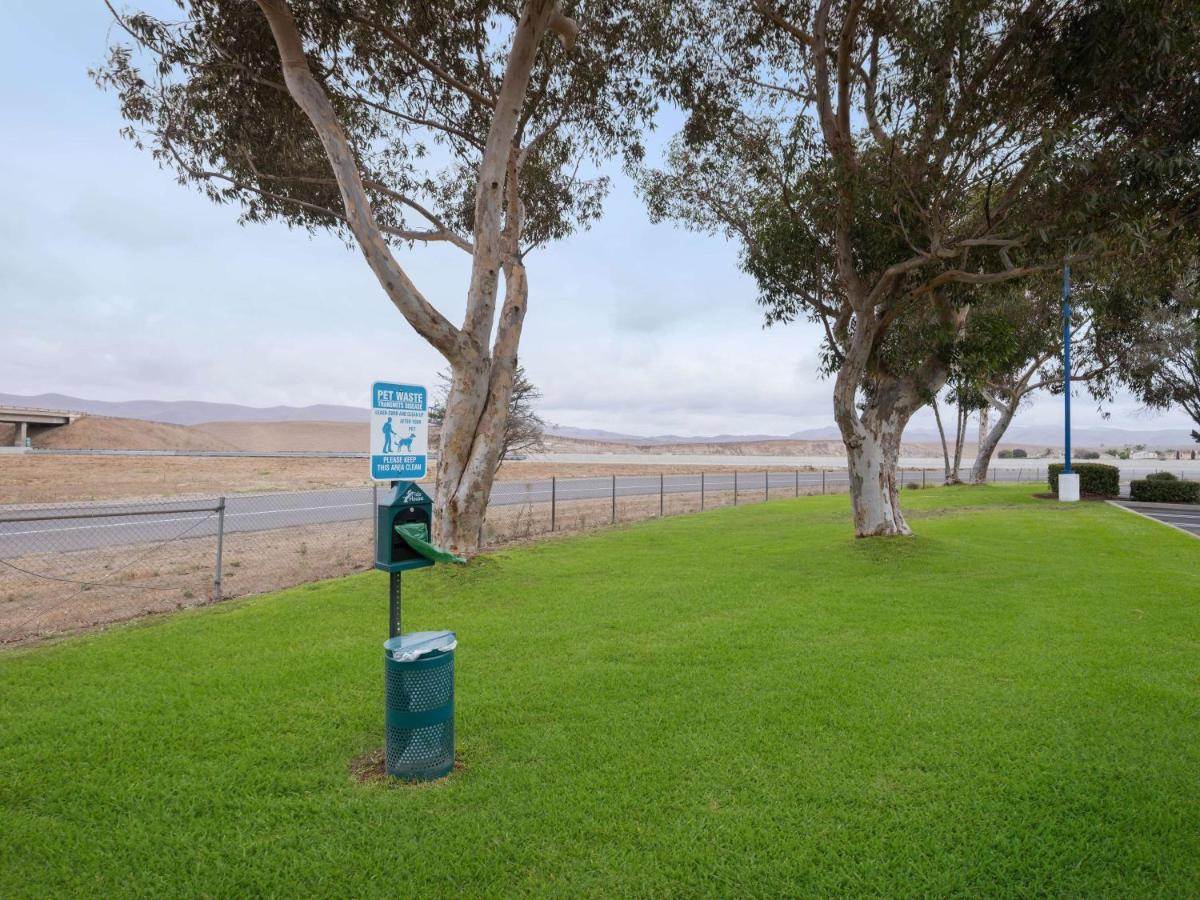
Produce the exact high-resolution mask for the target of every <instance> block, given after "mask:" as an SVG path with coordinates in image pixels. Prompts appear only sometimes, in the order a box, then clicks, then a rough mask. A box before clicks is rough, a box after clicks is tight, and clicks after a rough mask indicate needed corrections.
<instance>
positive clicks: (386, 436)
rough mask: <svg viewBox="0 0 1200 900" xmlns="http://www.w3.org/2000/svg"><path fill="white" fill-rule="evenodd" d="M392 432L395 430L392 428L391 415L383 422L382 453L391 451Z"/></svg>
mask: <svg viewBox="0 0 1200 900" xmlns="http://www.w3.org/2000/svg"><path fill="white" fill-rule="evenodd" d="M394 433H395V432H394V430H393V429H392V417H391V416H388V420H387V421H386V422H384V423H383V452H384V453H391V452H392V435H393V434H394Z"/></svg>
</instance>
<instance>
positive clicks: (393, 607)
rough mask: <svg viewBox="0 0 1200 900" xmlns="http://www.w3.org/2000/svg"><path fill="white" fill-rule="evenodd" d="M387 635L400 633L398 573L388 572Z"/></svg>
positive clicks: (390, 636) (394, 635)
mask: <svg viewBox="0 0 1200 900" xmlns="http://www.w3.org/2000/svg"><path fill="white" fill-rule="evenodd" d="M388 580H389V583H388V637H389V638H394V637H396V636H397V635H399V634H400V573H399V572H389V573H388Z"/></svg>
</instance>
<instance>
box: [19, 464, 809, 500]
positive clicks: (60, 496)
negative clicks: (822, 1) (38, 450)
mask: <svg viewBox="0 0 1200 900" xmlns="http://www.w3.org/2000/svg"><path fill="white" fill-rule="evenodd" d="M735 469H738V470H739V471H744V472H762V471H763V469H762V467H761V466H760V467H739V466H721V467H720V468H719V469H716V468H709V469H708V470H707V471H710V472H711V471H720V472H723V473H728V474H733V471H734V470H735ZM704 470H705V469H704V467H703V466H656V465H617V464H607V463H596V464H591V463H588V464H582V463H543V462H511V463H505V464H504V466H502V467H501V469H500V473H499V478H500V479H501V480H502V481H520V480H523V479H529V478H549V477H550V476H551V475H557V476H559V477H560V478H569V477H581V476H603V475H614V474H615V475H657V474H658V473H659V472H662V473H664V474H666V475H685V474H697V473H699V472H701V471H704ZM772 471H779V472H783V471H786V472H792V471H795V470H794V469H792V468H788V467H775V468H773V469H772ZM366 472H367V462H366V460H362V459H286V458H262V459H249V458H242V457H227V458H221V457H204V456H196V457H189V456H32V455H28V454H13V455H11V456H9V455H4V456H0V504H5V503H66V502H77V501H80V500H142V499H148V498H162V497H172V498H180V497H189V496H192V497H200V496H203V497H218V496H221V495H222V494H224V495H229V494H241V493H255V492H265V491H297V490H311V489H315V488H323V487H352V486H355V485H365V484H370V479H368V478H367V477H366Z"/></svg>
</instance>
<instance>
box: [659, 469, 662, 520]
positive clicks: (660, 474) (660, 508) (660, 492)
mask: <svg viewBox="0 0 1200 900" xmlns="http://www.w3.org/2000/svg"><path fill="white" fill-rule="evenodd" d="M658 517H659V518H660V519H661V518H662V517H663V473H662V472H659V473H658Z"/></svg>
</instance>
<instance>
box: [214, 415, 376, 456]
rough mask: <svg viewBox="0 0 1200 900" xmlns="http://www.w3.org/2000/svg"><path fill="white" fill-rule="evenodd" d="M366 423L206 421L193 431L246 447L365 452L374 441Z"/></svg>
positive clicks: (240, 447) (239, 446) (242, 447)
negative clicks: (371, 441)
mask: <svg viewBox="0 0 1200 900" xmlns="http://www.w3.org/2000/svg"><path fill="white" fill-rule="evenodd" d="M367 428H368V425H367V423H366V422H205V423H204V424H202V425H195V426H192V430H193V431H197V432H202V433H203V434H210V435H212V436H213V437H214V438H216V439H217V440H220V441H223V442H225V443H226V444H230V445H231V446H234V447H238V448H239V449H242V450H338V451H342V452H347V453H355V452H362V451H363V448H364V447H366V446H367V445H368V444H369V443H370V440H371V435H370V433H369V432H368V430H367Z"/></svg>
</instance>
